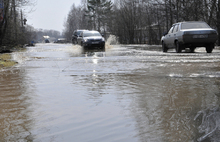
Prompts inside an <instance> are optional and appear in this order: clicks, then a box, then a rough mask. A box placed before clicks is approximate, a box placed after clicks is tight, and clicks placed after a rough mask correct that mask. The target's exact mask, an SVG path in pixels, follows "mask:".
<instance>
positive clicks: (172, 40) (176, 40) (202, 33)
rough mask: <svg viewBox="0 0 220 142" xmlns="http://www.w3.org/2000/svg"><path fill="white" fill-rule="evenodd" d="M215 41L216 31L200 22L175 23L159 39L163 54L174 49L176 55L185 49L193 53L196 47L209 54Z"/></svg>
mask: <svg viewBox="0 0 220 142" xmlns="http://www.w3.org/2000/svg"><path fill="white" fill-rule="evenodd" d="M216 40H217V31H216V30H214V29H212V28H211V27H210V26H209V25H208V24H207V23H205V22H201V21H191V22H179V23H175V24H173V26H172V27H171V28H170V30H169V32H168V33H165V34H164V36H163V37H162V38H161V42H162V50H163V52H167V50H168V49H170V48H175V49H176V52H177V53H180V52H182V50H185V49H186V48H189V49H190V51H191V52H194V50H195V48H196V47H205V48H206V52H207V53H211V52H212V50H213V49H214V47H215V42H216Z"/></svg>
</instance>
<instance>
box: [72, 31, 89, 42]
mask: <svg viewBox="0 0 220 142" xmlns="http://www.w3.org/2000/svg"><path fill="white" fill-rule="evenodd" d="M83 31H88V30H75V31H74V32H73V35H72V43H73V44H77V39H78V37H79V35H80V33H81V32H83Z"/></svg>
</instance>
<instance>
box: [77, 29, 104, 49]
mask: <svg viewBox="0 0 220 142" xmlns="http://www.w3.org/2000/svg"><path fill="white" fill-rule="evenodd" d="M78 44H80V45H81V46H82V47H83V48H84V49H94V48H99V49H105V38H104V37H102V35H101V34H100V33H99V32H98V31H83V32H82V33H81V34H80V36H79V38H78Z"/></svg>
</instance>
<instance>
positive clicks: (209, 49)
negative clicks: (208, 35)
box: [206, 44, 215, 53]
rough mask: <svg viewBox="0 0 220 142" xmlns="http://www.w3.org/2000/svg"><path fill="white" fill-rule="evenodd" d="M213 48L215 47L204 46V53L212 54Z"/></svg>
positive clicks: (212, 45)
mask: <svg viewBox="0 0 220 142" xmlns="http://www.w3.org/2000/svg"><path fill="white" fill-rule="evenodd" d="M214 47H215V45H214V44H210V45H208V46H206V52H207V53H212V50H213V49H214Z"/></svg>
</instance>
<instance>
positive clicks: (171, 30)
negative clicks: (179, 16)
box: [168, 26, 173, 34]
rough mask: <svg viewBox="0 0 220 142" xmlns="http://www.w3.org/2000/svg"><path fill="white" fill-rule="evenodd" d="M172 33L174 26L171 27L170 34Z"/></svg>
mask: <svg viewBox="0 0 220 142" xmlns="http://www.w3.org/2000/svg"><path fill="white" fill-rule="evenodd" d="M171 33H173V26H172V27H171V28H170V30H169V32H168V34H171Z"/></svg>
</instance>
